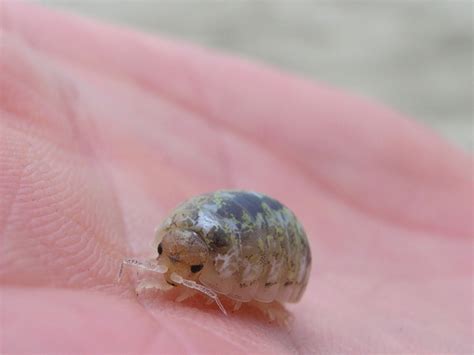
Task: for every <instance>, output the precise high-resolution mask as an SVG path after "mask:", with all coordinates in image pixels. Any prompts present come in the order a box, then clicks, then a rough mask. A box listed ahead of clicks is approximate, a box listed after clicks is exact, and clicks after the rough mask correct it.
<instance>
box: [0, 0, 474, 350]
mask: <svg viewBox="0 0 474 355" xmlns="http://www.w3.org/2000/svg"><path fill="white" fill-rule="evenodd" d="M15 3H16V1H15ZM1 6H2V7H1V18H0V23H1V29H2V37H1V46H2V47H1V54H0V55H1V68H0V73H1V78H0V79H1V80H0V85H1V95H0V109H1V111H0V112H1V119H0V238H1V239H0V240H1V249H0V281H1V285H2V291H1V328H0V352H2V353H5V352H6V353H9V352H42V353H44V352H71V351H82V352H88V353H90V352H109V353H112V352H119V351H120V352H138V353H152V352H154V353H157V352H162V353H163V352H165V353H177V352H183V353H205V352H220V351H223V350H224V349H225V351H226V353H233V352H237V353H240V352H259V353H277V352H280V353H287V352H295V351H296V352H302V353H366V352H392V353H398V352H447V351H450V352H468V351H471V350H472V328H471V326H472V323H471V322H472V299H471V297H472V288H471V287H472V283H471V281H472V260H473V259H472V258H473V255H472V241H473V234H474V233H473V230H472V228H473V226H472V209H473V204H472V201H473V198H474V196H473V190H472V184H473V180H472V175H471V172H472V169H473V162H472V160H471V157H469V156H468V155H467V154H465V153H462V152H461V151H459V150H457V149H455V148H453V147H451V146H450V145H449V144H447V143H446V142H444V141H443V140H442V139H440V138H438V137H437V136H435V135H434V134H433V133H432V132H430V131H429V130H428V129H425V128H423V127H420V126H419V125H417V124H416V123H414V122H413V121H412V120H407V119H406V118H404V117H402V116H400V115H398V114H396V113H393V112H392V111H390V110H387V109H385V108H383V107H380V106H378V105H376V104H373V103H368V102H367V101H365V100H363V99H360V98H355V97H353V96H349V95H346V94H344V93H341V92H339V91H338V90H333V89H329V88H326V87H323V86H315V85H314V84H311V83H309V82H307V81H304V80H301V79H297V78H295V77H293V76H290V75H287V74H281V73H278V72H275V71H273V70H270V69H267V68H265V67H262V66H258V65H255V64H252V63H248V62H246V61H243V60H241V59H236V58H233V57H229V56H223V55H218V54H215V53H212V52H210V51H207V50H203V49H200V48H196V47H193V46H189V45H184V44H178V43H176V42H174V41H168V40H164V39H161V38H159V37H154V36H150V35H144V34H141V33H135V32H132V31H130V30H125V29H120V28H116V27H110V26H106V25H102V24H97V23H94V22H91V21H85V20H81V19H77V18H75V17H72V16H68V15H63V14H58V13H54V12H52V11H50V10H45V9H42V8H37V7H33V6H26V5H19V4H14V3H13V2H12V3H10V2H2V5H1ZM226 187H227V188H229V187H233V188H236V187H237V188H245V189H252V190H258V191H261V192H264V193H267V194H269V195H271V196H274V197H276V198H278V199H280V200H281V201H283V202H285V203H286V204H287V205H288V206H290V207H291V208H292V209H293V210H294V211H295V212H296V214H297V215H298V216H299V217H300V219H301V221H302V222H303V224H304V225H305V228H306V230H307V233H308V236H309V238H310V240H311V246H312V252H313V272H312V274H311V279H310V281H309V286H308V289H307V291H306V294H305V295H304V297H303V299H302V301H301V302H300V303H298V304H295V305H290V306H289V307H288V308H289V310H290V311H291V312H292V314H293V315H294V319H295V320H294V323H293V326H292V328H291V330H290V331H288V330H286V329H285V328H284V327H279V326H277V325H271V324H268V323H267V322H266V321H265V319H264V318H262V317H261V316H260V315H259V313H258V311H255V310H253V309H249V308H248V307H242V309H241V310H240V311H239V312H236V313H234V314H231V315H229V316H228V317H225V316H224V315H223V314H222V313H220V312H219V310H218V309H217V307H216V306H215V305H210V306H209V305H208V306H206V305H204V304H203V300H204V299H203V298H197V299H195V300H194V301H193V300H191V301H190V302H185V303H175V302H173V301H172V300H170V299H169V297H166V296H161V295H156V297H155V299H154V301H143V300H141V299H140V298H138V299H137V297H136V295H135V293H134V284H133V282H132V280H131V279H130V278H126V280H124V282H123V283H121V284H119V285H118V284H117V283H116V282H115V278H116V275H117V268H118V266H119V263H120V261H121V259H122V258H124V257H126V256H130V255H132V256H133V255H146V254H149V253H153V250H150V249H148V248H149V245H150V242H151V241H152V239H153V230H154V228H155V226H156V225H157V224H158V223H159V222H160V221H161V219H162V218H163V217H164V216H165V214H166V213H167V212H169V211H170V210H171V209H172V208H173V207H174V206H175V205H176V204H177V203H178V202H180V201H181V200H183V199H185V198H187V197H189V196H192V195H194V194H197V193H201V192H205V191H210V190H214V189H218V188H226Z"/></svg>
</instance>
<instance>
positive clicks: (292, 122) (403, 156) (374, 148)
mask: <svg viewBox="0 0 474 355" xmlns="http://www.w3.org/2000/svg"><path fill="white" fill-rule="evenodd" d="M5 9H6V11H4V21H3V23H4V27H5V28H7V29H8V30H9V31H10V32H13V33H16V34H18V35H19V36H21V37H23V38H25V39H27V40H28V41H29V42H30V43H32V44H33V45H34V47H35V48H37V49H38V50H40V51H43V52H45V53H48V54H49V55H51V56H53V57H56V58H59V59H61V60H64V61H66V62H70V63H73V64H74V65H78V66H80V67H82V68H84V69H87V70H93V71H95V72H100V73H103V74H104V75H107V76H109V77H112V78H116V79H118V78H119V80H125V81H127V82H129V83H131V84H132V85H134V86H137V87H140V88H142V89H144V90H147V91H151V92H152V93H154V94H155V95H158V96H160V97H163V98H165V99H166V100H169V101H171V102H172V103H173V104H175V105H177V106H179V107H182V108H185V109H186V110H190V111H192V112H193V113H195V114H197V115H198V116H200V117H202V118H203V119H205V120H207V121H209V122H211V123H212V124H217V125H219V127H222V128H223V129H225V130H231V131H232V132H234V133H235V134H237V135H238V136H239V137H240V138H243V139H244V140H245V141H246V142H248V143H249V144H252V145H255V146H257V147H259V148H261V149H263V150H264V151H268V152H271V153H272V154H275V155H277V158H278V159H284V160H285V161H290V162H291V166H292V168H293V169H297V170H299V171H301V173H302V174H304V175H306V176H307V177H308V178H309V179H311V180H312V181H314V182H316V187H317V188H319V190H322V191H323V192H328V193H330V195H331V197H332V198H334V199H335V200H336V201H338V202H339V203H342V204H344V205H347V206H349V207H350V208H353V209H355V210H356V211H357V212H358V213H364V214H368V215H369V216H371V217H372V218H377V219H379V220H381V221H382V222H384V223H388V224H398V223H405V224H407V225H410V226H413V227H414V228H419V229H421V230H427V231H432V232H435V233H441V234H447V235H454V236H467V235H470V230H471V225H470V223H469V219H470V214H471V198H472V197H473V194H472V189H471V185H472V180H471V179H470V177H469V176H470V170H471V169H472V160H471V159H470V158H468V157H466V156H465V155H464V154H462V153H460V152H459V151H457V150H455V149H453V148H451V147H450V146H449V145H447V144H445V143H444V142H442V141H441V140H439V139H438V138H437V137H435V136H434V135H433V134H432V133H430V132H428V131H427V130H425V129H424V128H421V127H419V126H418V125H416V124H414V123H412V122H410V121H407V120H406V119H405V118H403V117H401V116H400V115H397V114H395V113H393V112H391V111H389V110H386V109H384V108H381V107H379V106H377V105H375V104H373V103H368V102H366V101H365V100H362V99H359V98H354V97H351V96H347V95H344V94H342V93H340V92H338V91H336V90H332V89H329V88H325V87H322V86H319V87H315V86H314V85H311V84H309V83H307V82H305V81H303V80H299V79H295V78H294V77H290V76H287V75H283V74H279V73H275V72H273V71H271V70H268V69H265V68H262V67H257V66H254V65H252V64H249V63H246V62H243V61H240V60H236V59H233V58H229V57H225V56H216V55H215V54H212V53H209V52H207V51H204V50H200V49H197V48H194V47H192V46H187V45H179V44H176V43H173V42H169V41H166V40H160V39H157V38H151V37H149V36H144V35H139V34H136V33H132V32H129V31H126V30H121V29H117V28H113V27H108V26H104V25H100V24H97V23H94V22H92V21H84V20H81V19H77V18H74V17H72V16H64V15H62V14H58V13H52V12H49V11H45V10H42V9H39V8H35V7H28V6H26V7H25V6H23V5H22V6H11V5H8V6H7V5H5ZM33 15H34V16H35V18H37V21H29V18H31V16H33ZM52 24H54V25H52ZM57 24H60V25H61V27H62V28H63V29H64V30H63V31H57V30H56V28H57V27H56V25H57ZM39 33H42V34H43V35H41V36H39V35H38V34H39ZM96 33H102V36H96V35H94V34H96ZM70 38H75V39H76V40H75V41H74V43H72V42H71V41H70V40H69V39H70ZM78 43H80V44H81V45H80V46H79V45H77V44H78ZM121 48H127V55H126V56H122V55H120V53H119V52H118V51H120V50H121ZM117 56H120V59H121V60H120V61H117V60H115V58H117ZM353 148H354V149H353ZM226 159H227V160H228V161H229V162H230V163H229V165H230V166H231V167H230V169H232V168H233V165H235V168H236V167H238V166H240V165H243V163H242V161H241V160H242V155H240V154H236V155H232V154H230V156H228V157H226ZM271 192H274V193H275V194H276V195H277V196H279V195H284V189H282V188H280V189H278V188H273V189H272V191H271ZM295 200H296V199H295ZM439 201H443V202H442V203H439ZM453 205H456V206H457V208H456V209H452V208H450V207H449V206H453Z"/></svg>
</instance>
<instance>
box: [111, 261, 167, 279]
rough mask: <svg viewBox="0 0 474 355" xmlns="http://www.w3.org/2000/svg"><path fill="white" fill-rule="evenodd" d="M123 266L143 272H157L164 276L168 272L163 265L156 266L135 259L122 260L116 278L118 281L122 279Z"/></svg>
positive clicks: (149, 262)
mask: <svg viewBox="0 0 474 355" xmlns="http://www.w3.org/2000/svg"><path fill="white" fill-rule="evenodd" d="M125 265H130V266H133V267H135V268H137V269H143V270H147V271H151V272H158V273H160V274H164V273H166V272H167V271H168V267H166V266H165V265H157V264H156V263H154V262H151V261H148V260H144V261H140V260H137V259H124V260H122V263H121V264H120V269H119V272H118V278H117V279H118V281H120V280H121V279H122V274H123V268H124V266H125Z"/></svg>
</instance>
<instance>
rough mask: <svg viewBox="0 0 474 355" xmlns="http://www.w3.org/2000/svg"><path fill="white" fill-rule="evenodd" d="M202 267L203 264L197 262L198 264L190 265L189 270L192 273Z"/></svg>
mask: <svg viewBox="0 0 474 355" xmlns="http://www.w3.org/2000/svg"><path fill="white" fill-rule="evenodd" d="M203 267H204V265H203V264H199V265H191V272H192V273H196V272H199V271H201V270H202V268H203Z"/></svg>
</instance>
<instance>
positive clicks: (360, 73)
mask: <svg viewBox="0 0 474 355" xmlns="http://www.w3.org/2000/svg"><path fill="white" fill-rule="evenodd" d="M40 2H41V3H45V4H47V5H50V6H54V7H59V8H63V9H69V10H71V11H76V12H79V13H83V14H86V15H89V16H95V17H97V18H101V19H106V20H107V21H111V22H116V23H122V24H128V25H131V26H134V27H138V28H141V29H143V30H147V31H153V32H159V33H164V34H167V35H168V36H171V37H177V38H183V39H187V40H190V41H193V42H195V43H199V44H203V45H206V46H210V47H215V48H219V49H221V50H224V51H227V52H231V53H236V54H239V55H243V56H245V57H248V58H253V59H257V60H260V61H263V62H266V63H270V64H273V65H275V66H277V67H280V68H283V69H284V70H287V71H291V72H294V73H297V74H299V75H302V76H305V77H308V78H311V79H312V80H315V81H318V82H325V83H329V84H330V85H333V86H338V87H341V88H345V89H346V90H349V91H352V92H355V93H358V94H360V95H364V96H367V97H371V98H374V99H376V100H378V101H381V102H383V103H385V104H386V105H388V106H391V107H393V108H394V109H396V110H398V111H400V112H403V113H406V114H408V115H410V116H411V117H413V118H415V119H418V120H420V121H422V122H424V123H425V124H427V125H430V126H432V127H433V128H434V129H435V130H437V131H438V132H439V133H440V134H441V135H443V136H445V137H446V138H447V139H449V140H451V141H452V142H453V143H454V144H456V145H458V146H460V147H463V148H464V149H466V150H468V151H471V152H472V151H473V149H474V146H473V116H472V115H473V113H472V97H473V88H472V59H473V58H472V56H473V48H472V47H473V44H472V43H473V29H472V26H473V3H472V2H471V1H468V0H466V1H456V0H449V1H447V0H446V1H434V0H433V1H408V0H407V1H375V0H372V1H346V2H337V3H336V2H328V1H325V2H322V1H290V0H286V1H275V0H272V1H258V2H257V1H237V0H236V1H217V0H214V1H209V0H200V1H197V0H196V1H176V0H173V1H134V2H132V1H120V0H118V1H106V0H102V1H84V0H83V1H64V0H62V1H58V0H42V1H40Z"/></svg>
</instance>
